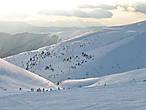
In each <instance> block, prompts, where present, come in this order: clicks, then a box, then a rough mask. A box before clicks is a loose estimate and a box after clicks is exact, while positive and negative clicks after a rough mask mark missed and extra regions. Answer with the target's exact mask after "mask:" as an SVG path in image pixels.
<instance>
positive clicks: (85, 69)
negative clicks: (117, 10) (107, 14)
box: [5, 22, 146, 82]
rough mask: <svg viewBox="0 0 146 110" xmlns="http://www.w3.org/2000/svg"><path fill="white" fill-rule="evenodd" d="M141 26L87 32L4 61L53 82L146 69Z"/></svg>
mask: <svg viewBox="0 0 146 110" xmlns="http://www.w3.org/2000/svg"><path fill="white" fill-rule="evenodd" d="M140 24H143V25H138V23H137V24H132V25H127V26H123V27H110V28H105V29H102V30H99V31H93V32H89V33H85V34H82V35H80V36H77V37H75V38H74V39H70V40H67V41H64V42H61V43H58V44H56V45H52V46H49V47H43V48H41V49H38V50H36V51H30V52H24V53H21V54H18V55H15V56H11V57H8V58H5V60H7V61H8V62H11V63H13V64H15V65H17V66H20V67H22V68H24V69H26V70H29V71H31V72H33V73H36V74H38V75H40V76H42V77H44V78H46V79H49V80H51V81H53V82H58V81H63V80H67V79H83V78H93V77H99V76H105V75H110V74H114V73H122V72H126V71H130V70H135V69H140V68H146V59H145V56H146V51H145V47H146V43H145V41H146V37H145V36H146V31H144V29H145V28H146V25H145V24H146V22H140ZM133 25H134V26H135V27H136V26H137V25H138V26H139V28H143V30H139V29H136V28H131V27H132V26H133ZM140 26H142V27H140Z"/></svg>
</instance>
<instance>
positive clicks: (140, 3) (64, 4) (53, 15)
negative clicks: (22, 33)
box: [0, 0, 146, 27]
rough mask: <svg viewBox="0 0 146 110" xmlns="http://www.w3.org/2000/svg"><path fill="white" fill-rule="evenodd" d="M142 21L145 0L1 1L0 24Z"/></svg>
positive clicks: (92, 24) (89, 23)
mask: <svg viewBox="0 0 146 110" xmlns="http://www.w3.org/2000/svg"><path fill="white" fill-rule="evenodd" d="M143 20H146V0H0V21H22V22H26V23H29V24H33V25H39V26H63V27H64V26H76V27H78V26H96V25H101V24H103V25H108V26H111V25H123V24H129V23H133V22H138V21H143Z"/></svg>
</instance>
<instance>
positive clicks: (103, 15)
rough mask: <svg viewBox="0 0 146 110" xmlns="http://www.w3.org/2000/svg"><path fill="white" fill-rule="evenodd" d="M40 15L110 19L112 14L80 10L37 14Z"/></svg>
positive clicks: (102, 11)
mask: <svg viewBox="0 0 146 110" xmlns="http://www.w3.org/2000/svg"><path fill="white" fill-rule="evenodd" d="M38 13H39V14H41V15H47V16H51V15H52V16H66V17H79V18H98V19H100V18H111V17H112V16H113V14H112V13H111V12H110V11H107V10H101V9H94V10H92V11H89V12H87V11H82V10H80V9H76V10H70V11H64V10H55V11H54V10H52V11H51V10H41V11H39V12H38Z"/></svg>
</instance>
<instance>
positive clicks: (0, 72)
mask: <svg viewBox="0 0 146 110" xmlns="http://www.w3.org/2000/svg"><path fill="white" fill-rule="evenodd" d="M31 88H33V89H34V90H35V91H36V89H38V88H41V89H42V88H45V90H50V88H51V89H54V90H56V89H57V88H58V87H57V85H55V84H53V83H52V82H50V81H49V80H46V79H44V78H42V77H40V76H38V75H36V74H34V73H31V72H28V71H26V70H24V69H22V68H20V67H17V66H15V65H13V64H10V63H8V62H6V61H4V60H2V59H0V90H2V91H3V90H4V91H30V90H31Z"/></svg>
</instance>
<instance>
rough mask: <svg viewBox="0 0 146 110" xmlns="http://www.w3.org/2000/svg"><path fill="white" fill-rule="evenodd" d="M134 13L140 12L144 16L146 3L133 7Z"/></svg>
mask: <svg viewBox="0 0 146 110" xmlns="http://www.w3.org/2000/svg"><path fill="white" fill-rule="evenodd" d="M135 11H136V12H141V13H144V14H146V3H143V4H142V3H140V4H137V5H136V6H135Z"/></svg>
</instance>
